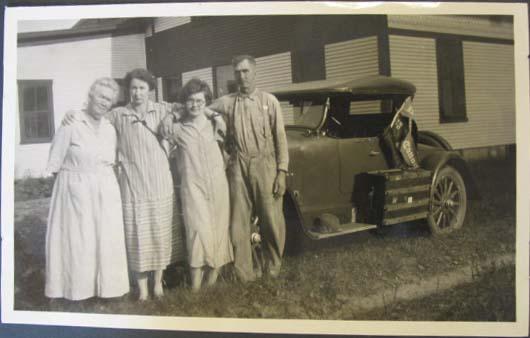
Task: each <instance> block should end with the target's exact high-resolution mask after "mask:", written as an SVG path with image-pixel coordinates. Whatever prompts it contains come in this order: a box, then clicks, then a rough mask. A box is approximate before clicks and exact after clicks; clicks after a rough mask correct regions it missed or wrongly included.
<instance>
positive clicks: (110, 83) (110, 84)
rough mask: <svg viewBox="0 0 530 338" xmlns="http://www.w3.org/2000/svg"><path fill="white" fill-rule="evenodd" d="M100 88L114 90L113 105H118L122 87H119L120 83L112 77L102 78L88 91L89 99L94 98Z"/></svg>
mask: <svg viewBox="0 0 530 338" xmlns="http://www.w3.org/2000/svg"><path fill="white" fill-rule="evenodd" d="M98 87H106V88H109V89H111V90H112V104H113V105H114V104H116V102H117V101H118V95H119V93H120V87H119V86H118V83H116V81H114V79H112V78H110V77H100V78H99V79H97V80H96V81H94V83H92V85H91V86H90V89H89V90H88V97H89V98H92V97H94V95H95V94H96V92H97V90H98Z"/></svg>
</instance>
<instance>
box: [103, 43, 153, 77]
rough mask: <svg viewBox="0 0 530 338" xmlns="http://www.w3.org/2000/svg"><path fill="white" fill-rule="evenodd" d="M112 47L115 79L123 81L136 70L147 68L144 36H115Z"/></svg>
mask: <svg viewBox="0 0 530 338" xmlns="http://www.w3.org/2000/svg"><path fill="white" fill-rule="evenodd" d="M111 47H112V49H111V53H112V75H111V76H112V77H113V78H120V79H121V78H123V77H124V76H125V74H126V73H127V72H128V71H130V70H131V69H134V68H146V59H145V38H144V35H143V34H131V35H119V36H113V37H112V46H111Z"/></svg>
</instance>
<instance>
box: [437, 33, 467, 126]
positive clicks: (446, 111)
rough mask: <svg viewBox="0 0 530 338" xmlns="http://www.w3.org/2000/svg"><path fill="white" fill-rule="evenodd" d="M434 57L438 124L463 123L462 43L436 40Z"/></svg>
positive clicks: (442, 39)
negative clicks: (436, 68)
mask: <svg viewBox="0 0 530 338" xmlns="http://www.w3.org/2000/svg"><path fill="white" fill-rule="evenodd" d="M436 57H437V63H438V92H439V94H438V95H439V105H440V123H448V122H465V121H467V115H466V91H465V82H464V57H463V51H462V41H461V40H456V39H448V38H440V39H437V41H436Z"/></svg>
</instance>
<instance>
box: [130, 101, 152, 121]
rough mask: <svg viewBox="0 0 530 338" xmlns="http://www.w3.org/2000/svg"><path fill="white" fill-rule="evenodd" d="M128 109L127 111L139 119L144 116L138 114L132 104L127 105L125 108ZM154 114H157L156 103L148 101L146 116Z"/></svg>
mask: <svg viewBox="0 0 530 338" xmlns="http://www.w3.org/2000/svg"><path fill="white" fill-rule="evenodd" d="M125 107H126V108H127V110H129V111H131V112H132V113H133V114H134V115H136V116H137V117H138V118H141V117H142V116H141V115H140V114H138V113H137V112H136V110H134V108H133V106H132V105H131V103H130V102H129V103H127V105H126V106H125ZM153 112H156V107H155V103H154V102H153V101H151V100H148V101H147V107H146V110H145V113H146V114H149V113H153Z"/></svg>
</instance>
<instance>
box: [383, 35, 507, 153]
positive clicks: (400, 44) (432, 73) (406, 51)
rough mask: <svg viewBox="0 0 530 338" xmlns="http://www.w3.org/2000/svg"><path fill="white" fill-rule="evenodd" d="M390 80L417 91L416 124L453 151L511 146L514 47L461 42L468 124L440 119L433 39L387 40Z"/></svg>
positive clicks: (415, 104)
mask: <svg viewBox="0 0 530 338" xmlns="http://www.w3.org/2000/svg"><path fill="white" fill-rule="evenodd" d="M390 60H391V70H392V76H395V77H397V78H401V79H404V80H408V81H411V82H412V83H414V84H415V85H416V88H417V93H416V97H415V99H414V109H415V112H416V121H417V123H418V127H419V128H420V129H421V130H431V131H434V132H436V133H438V134H440V135H441V136H442V137H444V138H445V139H447V141H449V143H450V144H451V145H452V146H453V147H454V148H456V149H464V148H475V147H485V146H490V145H499V144H510V143H514V142H515V139H514V138H515V136H514V134H515V127H514V126H515V108H514V68H513V46H510V45H499V44H490V43H476V42H464V73H465V74H464V76H465V86H466V112H467V118H468V121H467V122H459V123H443V124H441V123H440V121H439V119H440V116H439V102H438V76H437V65H436V45H435V41H434V39H429V38H417V37H404V36H397V35H390Z"/></svg>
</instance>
